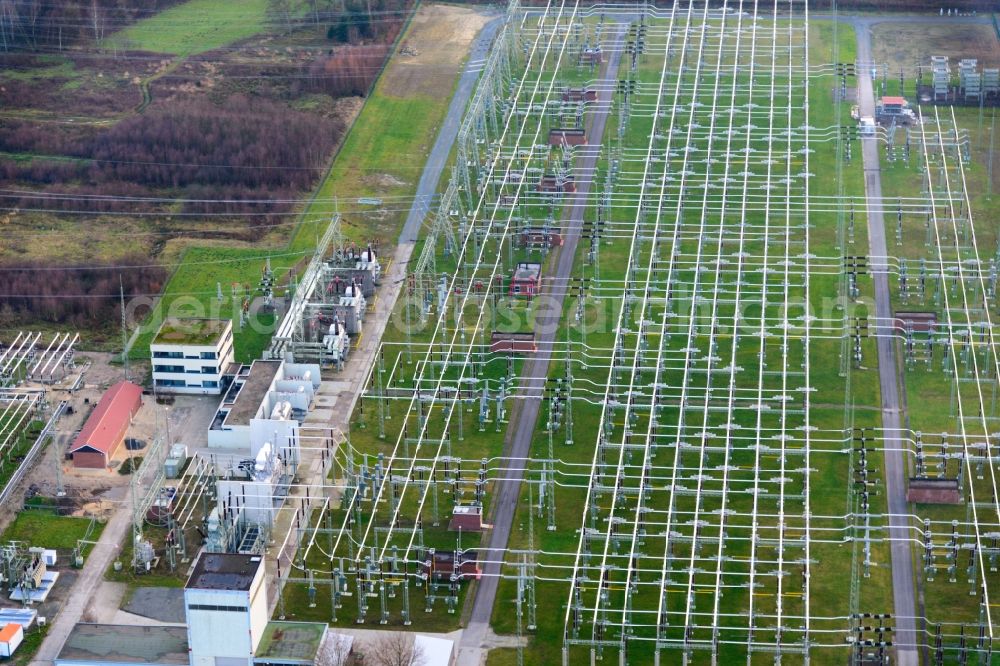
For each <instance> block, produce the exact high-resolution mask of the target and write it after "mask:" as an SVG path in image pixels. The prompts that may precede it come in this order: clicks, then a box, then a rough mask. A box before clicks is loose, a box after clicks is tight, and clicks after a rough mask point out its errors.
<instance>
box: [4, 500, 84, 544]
mask: <svg viewBox="0 0 1000 666" xmlns="http://www.w3.org/2000/svg"><path fill="white" fill-rule="evenodd" d="M88 529H90V519H89V518H76V517H72V516H59V515H56V514H54V513H52V512H50V511H46V510H43V509H35V510H27V511H21V512H20V513H18V514H17V517H16V518H15V519H14V522H12V523H11V524H10V525H8V526H7V529H5V530H4V531H3V534H2V535H0V541H4V542H7V541H21V542H23V543H25V544H27V545H30V546H38V547H41V548H55V549H57V550H62V551H67V550H73V549H74V548H76V544H77V541H78V540H79V539H83V538H85V536H86V534H87V531H88ZM103 529H104V524H103V523H96V524H95V526H94V531H93V533H91V535H90V539H89V540H90V541H97V539H98V538H99V537H100V536H101V531H102V530H103Z"/></svg>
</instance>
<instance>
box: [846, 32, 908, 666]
mask: <svg viewBox="0 0 1000 666" xmlns="http://www.w3.org/2000/svg"><path fill="white" fill-rule="evenodd" d="M853 23H854V27H855V30H856V34H857V41H858V62H859V63H862V66H860V67H858V106H859V107H860V110H861V115H864V116H871V117H873V118H874V117H875V98H874V88H873V87H872V83H873V82H872V77H871V68H870V66H867V65H864V63H870V62H871V61H872V51H871V31H870V24H869V23H868V22H865V21H863V20H856V21H853ZM878 151H879V142H878V139H877V138H876V137H867V138H865V137H863V138H862V140H861V152H862V158H863V161H864V168H865V192H866V196H867V202H868V248H869V255H870V256H869V261H868V265H869V270H870V271H871V275H872V282H873V283H874V286H875V316H876V318H877V320H878V324H877V325H876V326H875V333H876V347H877V349H878V375H879V387H880V390H881V395H882V428H883V430H882V432H883V439H882V441H883V446H884V447H885V474H884V475H883V476H884V477H885V493H886V499H887V501H888V504H889V538H890V539H891V540H892V541H891V543H890V553H891V561H892V601H893V604H892V605H893V609H892V610H893V616H894V618H893V620H894V621H893V624H894V625H895V627H896V637H895V644H896V653H897V663H898V664H900V666H916V665H917V663H918V654H919V653H918V648H917V630H916V610H915V609H916V594H915V592H914V588H915V585H914V578H913V574H914V572H913V559H912V553H911V550H910V542H909V538H910V513H909V505H908V504H907V502H906V478H907V476H908V474H907V462H906V456H905V454H904V453H903V450H904V448H905V447H904V444H903V441H902V439H901V435H902V402H901V400H900V396H899V384H898V371H897V367H896V342H895V338H894V337H893V335H894V331H893V327H892V316H893V315H892V305H891V301H890V296H889V268H888V263H887V258H888V251H887V250H886V243H885V221H884V219H883V217H882V181H881V171H880V170H879V157H878ZM874 612H879V611H878V610H877V609H875V610H874Z"/></svg>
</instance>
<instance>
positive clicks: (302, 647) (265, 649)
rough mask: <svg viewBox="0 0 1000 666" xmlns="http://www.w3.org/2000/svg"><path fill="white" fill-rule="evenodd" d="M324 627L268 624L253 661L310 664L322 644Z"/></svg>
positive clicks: (295, 623)
mask: <svg viewBox="0 0 1000 666" xmlns="http://www.w3.org/2000/svg"><path fill="white" fill-rule="evenodd" d="M326 627H327V625H326V624H324V623H322V622H268V623H267V626H266V627H264V634H263V635H262V636H261V637H260V644H259V645H258V646H257V650H256V651H255V653H254V659H255V660H257V661H280V662H282V663H294V662H302V663H307V662H308V663H312V662H313V661H315V659H316V654H317V653H318V652H319V647H320V645H321V644H322V642H323V635H324V634H325V633H326Z"/></svg>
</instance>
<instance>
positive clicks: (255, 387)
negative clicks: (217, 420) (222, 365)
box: [226, 361, 281, 425]
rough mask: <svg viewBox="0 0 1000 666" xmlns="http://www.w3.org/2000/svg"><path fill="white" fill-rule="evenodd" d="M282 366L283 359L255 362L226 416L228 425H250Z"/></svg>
mask: <svg viewBox="0 0 1000 666" xmlns="http://www.w3.org/2000/svg"><path fill="white" fill-rule="evenodd" d="M280 367H281V361H254V362H253V365H252V366H250V373H249V374H248V375H247V376H246V380H245V381H244V383H243V388H241V389H240V392H239V394H238V395H237V396H236V401H235V402H234V403H233V408H232V409H231V410H230V411H229V416H227V417H226V425H250V419H252V418H253V417H254V415H255V414H256V413H257V408H258V407H260V403H261V402H262V401H263V400H264V396H265V395H267V390H268V389H269V388H270V387H271V382H272V381H273V380H274V377H275V375H277V374H278V368H280ZM237 380H239V378H237Z"/></svg>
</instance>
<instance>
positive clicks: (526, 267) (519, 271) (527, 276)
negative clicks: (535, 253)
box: [514, 262, 542, 280]
mask: <svg viewBox="0 0 1000 666" xmlns="http://www.w3.org/2000/svg"><path fill="white" fill-rule="evenodd" d="M541 272H542V265H541V264H531V263H523V262H522V263H520V264H518V265H517V266H515V267H514V279H515V280H531V279H535V278H537V277H538V276H539V274H541Z"/></svg>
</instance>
